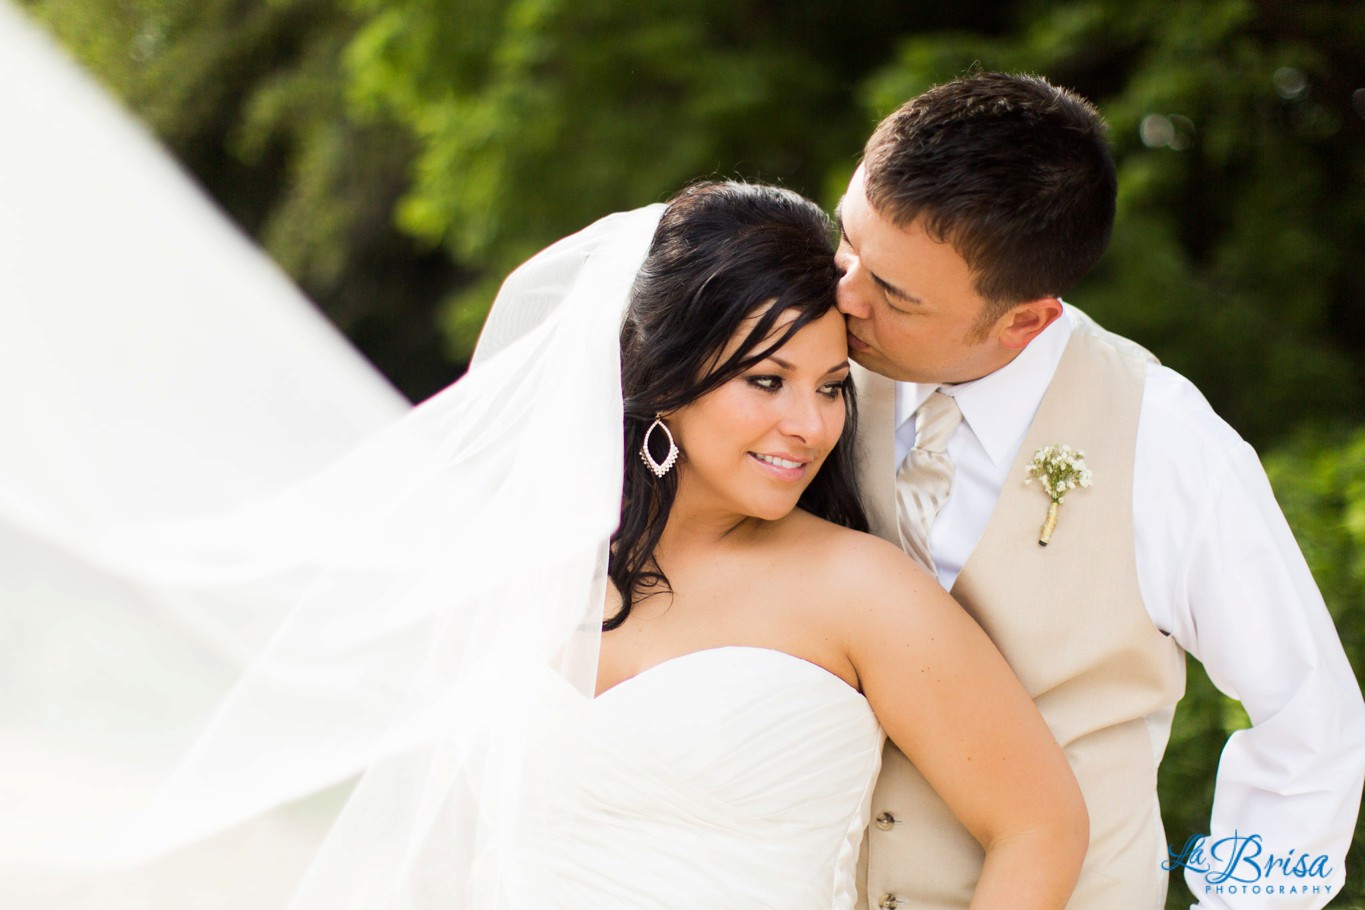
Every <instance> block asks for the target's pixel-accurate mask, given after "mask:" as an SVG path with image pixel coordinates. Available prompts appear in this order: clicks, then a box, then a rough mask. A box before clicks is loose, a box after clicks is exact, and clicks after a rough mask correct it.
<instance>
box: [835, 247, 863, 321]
mask: <svg viewBox="0 0 1365 910" xmlns="http://www.w3.org/2000/svg"><path fill="white" fill-rule="evenodd" d="M850 266H851V267H849V266H846V267H845V270H844V277H842V278H840V279H839V286H838V288H837V289H836V291H835V304H834V305H835V306H836V307H837V308H838V310H839V312H840V313H843V314H844V315H845V316H852V317H853V318H854V319H866V318H868V315H869V314H870V313H871V311H872V310H871V307H869V306H868V305H867V298H866V296H864V294H863V291H862V288H860V287H859V284H860V274H859V273H860V271H861V269H860V267H859V265H858V262H857V260H853V261H852V262H851V263H850Z"/></svg>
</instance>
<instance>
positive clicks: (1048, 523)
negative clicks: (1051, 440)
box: [1024, 445, 1090, 547]
mask: <svg viewBox="0 0 1365 910" xmlns="http://www.w3.org/2000/svg"><path fill="white" fill-rule="evenodd" d="M1035 480H1036V481H1038V483H1039V484H1040V485H1041V486H1042V488H1043V492H1045V493H1047V496H1048V499H1049V500H1050V502H1049V503H1048V508H1047V519H1046V520H1045V521H1044V522H1043V530H1042V532H1041V533H1040V534H1039V535H1038V544H1039V545H1040V546H1044V547H1045V546H1047V544H1048V541H1050V540H1051V539H1052V532H1053V530H1054V529H1055V528H1056V527H1057V509H1058V506H1060V505H1061V504H1062V503H1064V502H1066V494H1067V493H1069V492H1070V491H1072V490H1074V489H1076V488H1077V487H1088V486H1090V469H1089V468H1088V467H1086V464H1085V453H1084V452H1081V451H1078V450H1076V449H1073V448H1071V446H1067V445H1055V446H1044V447H1042V448H1041V449H1039V450H1038V451H1036V452H1034V453H1033V462H1032V463H1031V464H1030V465H1029V466H1028V470H1027V474H1026V476H1025V477H1024V483H1032V482H1033V481H1035Z"/></svg>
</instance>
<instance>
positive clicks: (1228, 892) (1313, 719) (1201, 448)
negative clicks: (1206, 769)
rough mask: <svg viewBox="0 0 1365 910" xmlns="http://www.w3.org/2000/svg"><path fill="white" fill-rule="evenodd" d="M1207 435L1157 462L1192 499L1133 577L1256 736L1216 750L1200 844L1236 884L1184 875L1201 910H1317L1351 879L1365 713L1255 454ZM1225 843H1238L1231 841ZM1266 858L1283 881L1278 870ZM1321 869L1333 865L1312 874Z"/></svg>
mask: <svg viewBox="0 0 1365 910" xmlns="http://www.w3.org/2000/svg"><path fill="white" fill-rule="evenodd" d="M1190 391H1193V387H1190ZM1193 394H1194V395H1195V396H1197V395H1198V393H1197V392H1194V393H1193ZM1199 401H1200V402H1202V401H1203V399H1202V398H1199ZM1204 408H1206V409H1207V404H1205V405H1204ZM1208 415H1209V417H1211V418H1212V419H1213V420H1217V418H1216V415H1213V412H1212V410H1208ZM1219 423H1220V424H1221V421H1219ZM1221 426H1222V427H1224V428H1226V425H1225V424H1221ZM1147 430H1148V431H1149V433H1148V435H1149V437H1150V436H1153V435H1155V436H1157V437H1159V436H1160V435H1161V428H1160V427H1159V426H1157V427H1153V426H1150V425H1149V426H1148V427H1147ZM1139 432H1140V437H1139V438H1140V440H1141V439H1142V436H1141V433H1142V432H1143V429H1142V428H1141V426H1140V430H1139ZM1200 435H1201V434H1199V433H1198V432H1195V433H1194V435H1193V437H1192V438H1187V440H1186V442H1187V443H1189V444H1188V445H1186V446H1180V447H1177V448H1175V449H1173V450H1171V449H1168V450H1167V451H1166V455H1165V458H1164V461H1165V463H1166V464H1167V465H1169V468H1168V470H1170V471H1171V472H1173V473H1172V474H1171V475H1170V477H1168V486H1167V489H1168V491H1175V492H1179V493H1180V494H1181V495H1183V496H1184V497H1186V498H1185V499H1184V502H1183V503H1181V504H1180V505H1178V506H1177V505H1174V504H1172V505H1171V507H1170V508H1169V509H1168V510H1167V511H1169V512H1170V513H1172V514H1171V515H1166V516H1162V517H1155V518H1154V519H1153V521H1152V522H1150V523H1149V527H1148V528H1147V529H1146V530H1145V531H1144V532H1142V534H1141V535H1140V536H1142V537H1144V541H1145V543H1144V544H1142V545H1140V546H1139V564H1140V576H1141V577H1143V578H1144V582H1143V583H1144V586H1145V587H1147V588H1149V589H1154V590H1151V591H1144V597H1146V598H1148V600H1149V601H1151V600H1152V599H1153V597H1155V598H1156V600H1157V601H1159V602H1160V609H1156V610H1152V612H1153V614H1154V615H1153V618H1154V620H1156V621H1157V624H1158V625H1159V626H1161V627H1162V628H1163V630H1164V631H1167V632H1169V633H1170V634H1171V635H1173V636H1174V637H1175V639H1176V641H1177V642H1178V643H1179V644H1180V645H1181V646H1182V647H1183V648H1184V649H1185V650H1186V651H1188V652H1189V653H1191V654H1193V655H1194V656H1195V657H1196V658H1197V659H1198V660H1199V661H1200V662H1201V663H1202V664H1203V665H1204V668H1205V670H1206V671H1207V672H1208V674H1209V678H1210V679H1211V680H1212V681H1213V683H1214V684H1215V685H1216V686H1217V687H1218V688H1219V689H1220V690H1221V691H1223V692H1225V693H1226V694H1228V695H1230V696H1231V697H1233V698H1236V699H1238V700H1239V701H1240V702H1241V703H1242V706H1243V707H1244V708H1245V709H1246V712H1247V714H1248V716H1249V717H1250V718H1251V722H1252V726H1251V727H1250V728H1249V729H1245V730H1240V731H1238V732H1236V733H1234V734H1232V736H1231V737H1229V739H1228V742H1227V745H1226V746H1225V747H1224V749H1223V753H1222V757H1221V759H1220V761H1219V764H1218V776H1217V781H1216V785H1215V790H1214V801H1213V814H1212V818H1211V820H1210V826H1209V831H1208V835H1209V836H1208V840H1207V841H1206V843H1205V851H1206V853H1208V852H1209V851H1210V850H1211V848H1212V847H1213V846H1215V845H1217V844H1218V843H1219V842H1220V841H1223V845H1222V850H1221V856H1222V860H1218V859H1212V858H1210V862H1209V865H1210V866H1212V867H1213V868H1214V869H1218V870H1222V869H1226V868H1228V867H1229V865H1232V866H1234V867H1235V868H1234V869H1233V874H1232V875H1230V876H1229V877H1227V878H1226V879H1225V880H1223V881H1221V882H1220V881H1211V880H1207V879H1206V874H1205V873H1202V872H1196V871H1192V870H1188V869H1187V870H1186V873H1185V879H1186V882H1187V883H1188V884H1189V886H1190V889H1191V891H1192V892H1193V894H1194V895H1195V896H1196V898H1197V900H1198V901H1199V903H1198V905H1197V906H1198V908H1200V910H1223V908H1242V907H1260V906H1263V904H1264V900H1265V894H1266V893H1274V894H1275V895H1276V902H1275V906H1276V907H1277V908H1296V910H1297V908H1302V910H1308V908H1318V907H1322V906H1323V905H1324V904H1326V903H1327V902H1328V901H1329V900H1331V899H1332V898H1334V897H1335V896H1336V895H1337V893H1338V892H1339V891H1340V889H1341V885H1342V882H1343V881H1344V878H1345V858H1346V851H1347V849H1348V848H1349V847H1350V844H1351V838H1352V834H1353V832H1354V828H1355V821H1356V815H1357V812H1358V809H1359V806H1360V796H1361V785H1362V779H1363V778H1365V704H1363V703H1362V699H1361V693H1360V686H1359V684H1358V683H1357V681H1356V677H1355V674H1354V673H1353V672H1352V669H1351V666H1350V664H1349V662H1348V661H1347V659H1346V655H1345V652H1344V651H1343V649H1342V646H1341V642H1340V640H1339V638H1338V636H1337V633H1336V629H1335V627H1334V626H1333V623H1332V619H1331V617H1330V616H1329V614H1328V612H1327V609H1326V606H1325V605H1324V603H1323V599H1322V596H1321V594H1320V593H1319V592H1318V589H1317V585H1316V584H1315V583H1314V581H1313V577H1312V575H1311V574H1310V572H1309V570H1308V566H1307V564H1306V563H1305V561H1304V558H1303V555H1302V554H1301V552H1300V550H1299V547H1298V544H1297V542H1296V541H1295V540H1294V536H1293V533H1292V532H1291V531H1290V528H1289V525H1288V523H1287V522H1286V521H1285V518H1284V515H1283V513H1282V512H1281V511H1280V508H1279V506H1278V504H1277V503H1276V502H1275V498H1274V495H1273V493H1272V492H1271V488H1270V484H1269V481H1268V480H1267V479H1266V475H1265V471H1264V470H1263V469H1262V467H1261V464H1260V461H1259V459H1257V457H1256V454H1255V452H1254V451H1253V450H1252V448H1251V447H1250V446H1249V445H1247V444H1246V443H1245V442H1243V441H1242V440H1240V439H1238V438H1236V435H1235V433H1232V431H1231V430H1230V429H1226V430H1225V431H1218V432H1214V433H1211V434H1208V435H1205V436H1204V438H1203V442H1204V443H1205V444H1204V445H1200V444H1199V443H1200ZM1147 442H1148V443H1153V442H1155V443H1162V442H1164V443H1166V444H1169V443H1170V442H1172V441H1171V440H1164V441H1163V440H1160V439H1151V438H1149V439H1148V440H1147ZM1142 447H1143V443H1142V442H1140V445H1139V452H1141V450H1142ZM1173 453H1174V457H1173ZM1139 473H1142V472H1141V471H1140V472H1139ZM1155 473H1157V472H1156V471H1154V470H1148V471H1147V474H1148V477H1149V478H1150V477H1152V476H1153V475H1154V474H1155ZM1177 474H1183V475H1184V476H1183V477H1177V476H1176V475H1177ZM1137 485H1139V482H1138V480H1137V479H1136V478H1135V486H1137ZM1134 493H1135V501H1136V500H1137V498H1138V496H1139V495H1147V496H1156V491H1155V490H1150V489H1149V490H1146V491H1143V490H1139V489H1135V490H1134ZM1147 502H1148V503H1149V504H1151V503H1153V502H1155V503H1157V505H1156V506H1155V508H1157V509H1160V508H1161V506H1160V500H1159V499H1155V500H1154V499H1148V500H1147ZM1149 507H1150V506H1149ZM1144 546H1145V549H1146V551H1147V552H1146V554H1145V555H1146V559H1145V560H1144V558H1143V557H1144V554H1143V552H1142V551H1143V549H1144ZM1143 562H1146V563H1147V565H1146V566H1145V567H1144V566H1143V565H1142V563H1143ZM1161 562H1164V563H1165V565H1164V566H1161V567H1160V570H1159V569H1158V568H1155V565H1156V563H1161ZM1157 588H1160V590H1155V589H1157ZM1193 833H1196V832H1180V833H1177V839H1178V840H1181V841H1182V842H1183V840H1184V838H1185V837H1186V836H1188V834H1193ZM1252 835H1259V842H1257V841H1253V840H1251V837H1252ZM1234 836H1236V837H1239V838H1241V839H1242V841H1241V842H1237V841H1230V840H1226V839H1228V838H1232V837H1234ZM1239 849H1240V853H1239V852H1238V850H1239ZM1290 851H1293V853H1292V854H1290ZM1272 855H1273V856H1274V857H1275V859H1276V860H1286V859H1287V860H1288V868H1287V869H1286V868H1285V867H1283V866H1272V864H1271V863H1270V858H1271V856H1272ZM1319 856H1325V857H1326V858H1327V859H1326V860H1325V861H1324V862H1323V863H1319V864H1317V866H1316V867H1314V866H1313V863H1314V861H1315V860H1316V858H1317V857H1319ZM1296 869H1300V870H1302V871H1304V872H1305V873H1312V874H1303V875H1295V874H1293V872H1294V870H1296ZM1326 869H1330V872H1326V874H1325V876H1321V875H1319V874H1316V873H1318V872H1323V871H1325V870H1326ZM1216 877H1217V876H1216V875H1215V878H1216ZM1258 886H1259V890H1258ZM1267 888H1273V891H1271V892H1267V891H1266V890H1265V889H1267ZM1281 888H1283V891H1281ZM1290 895H1297V896H1294V897H1291V896H1290Z"/></svg>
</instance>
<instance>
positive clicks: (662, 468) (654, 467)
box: [640, 414, 678, 477]
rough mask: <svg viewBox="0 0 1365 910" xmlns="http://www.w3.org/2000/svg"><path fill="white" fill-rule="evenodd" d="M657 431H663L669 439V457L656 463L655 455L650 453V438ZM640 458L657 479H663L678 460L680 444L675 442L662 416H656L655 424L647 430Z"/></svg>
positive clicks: (641, 445) (641, 446)
mask: <svg viewBox="0 0 1365 910" xmlns="http://www.w3.org/2000/svg"><path fill="white" fill-rule="evenodd" d="M656 429H661V430H663V431H664V435H665V436H667V437H668V455H667V456H665V457H664V460H663V461H661V462H660V461H655V460H654V455H653V454H652V453H651V452H650V451H649V438H650V437H651V436H653V435H654V431H655V430H656ZM640 458H641V460H643V461H644V463H645V464H646V465H648V466H649V469H650V470H651V471H653V472H654V476H655V477H663V476H664V475H665V474H667V473H668V471H669V469H670V468H672V467H673V464H674V462H676V461H677V460H678V444H677V443H676V442H674V441H673V434H672V433H671V432H670V431H669V429H668V424H666V423H664V421H663V415H662V414H655V415H654V422H653V423H651V424H650V425H649V429H648V430H645V441H644V442H642V443H641V444H640Z"/></svg>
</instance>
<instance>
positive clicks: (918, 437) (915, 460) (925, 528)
mask: <svg viewBox="0 0 1365 910" xmlns="http://www.w3.org/2000/svg"><path fill="white" fill-rule="evenodd" d="M960 423H962V411H961V410H959V409H958V406H957V402H956V401H955V400H954V399H953V398H952V397H951V396H949V395H944V394H943V393H942V392H934V394H932V395H930V396H929V397H928V398H927V399H925V401H924V403H923V404H921V405H920V406H919V410H917V411H915V447H914V448H912V449H911V450H910V451H909V452H908V453H906V456H905V461H904V462H902V463H901V466H900V470H899V471H897V472H896V521H897V524H898V525H899V526H900V532H901V546H902V547H904V548H905V552H907V553H909V554H910V555H911V556H913V557H914V558H915V560H916V561H918V562H919V563H920V565H922V566H924V567H925V568H926V569H928V570H929V571H930V572H931V573H934V574H935V575H937V574H938V570H937V569H936V568H935V567H934V557H933V556H932V555H931V554H930V552H929V529H930V528H932V527H933V525H934V519H935V518H937V517H938V513H939V509H941V508H943V504H944V503H945V502H947V501H948V494H949V493H951V492H952V489H953V463H952V461H951V460H950V459H949V458H948V453H947V452H946V451H945V450H946V449H947V447H948V440H949V439H950V438H952V435H953V432H954V431H955V430H956V429H957V427H958V424H960Z"/></svg>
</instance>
